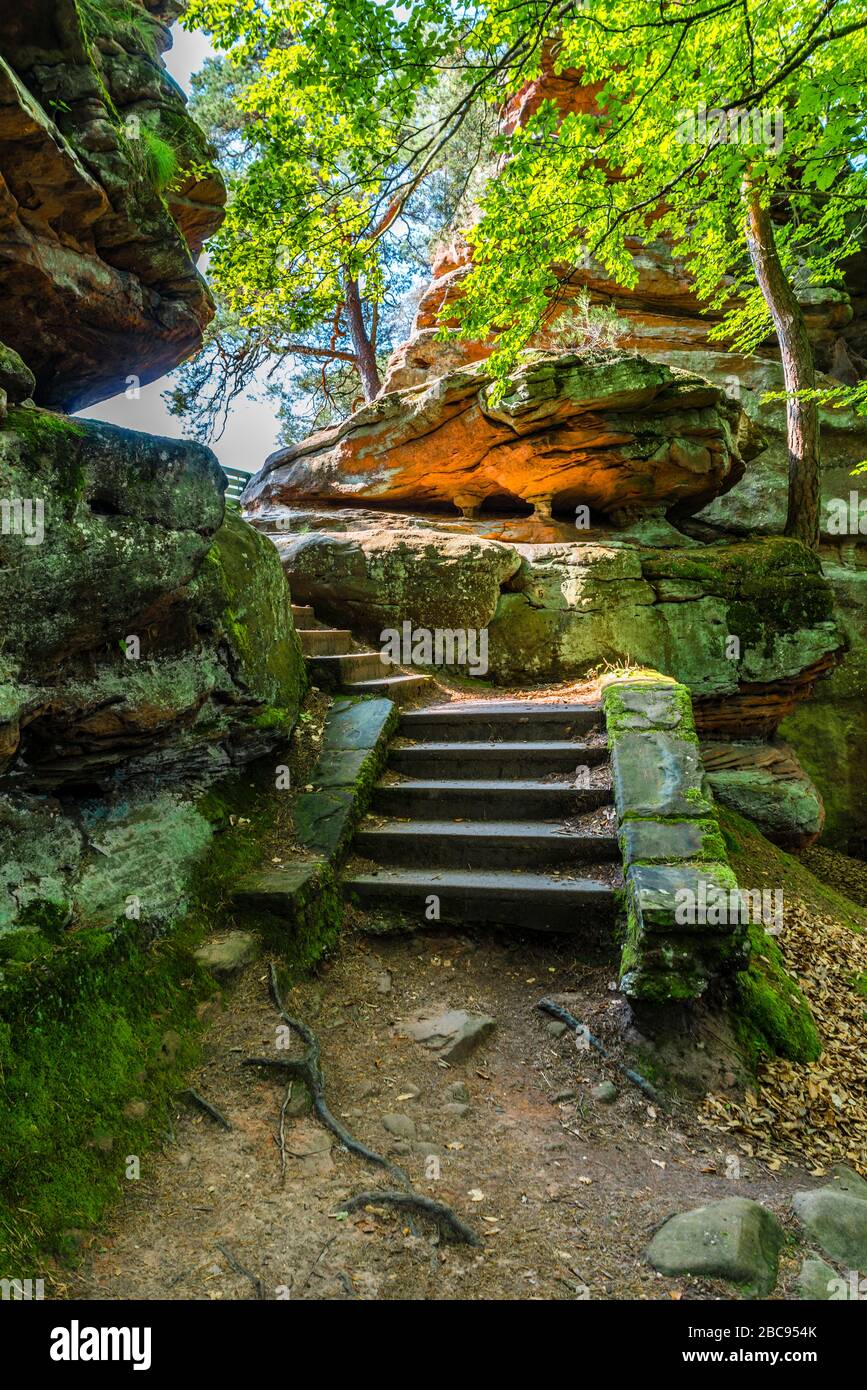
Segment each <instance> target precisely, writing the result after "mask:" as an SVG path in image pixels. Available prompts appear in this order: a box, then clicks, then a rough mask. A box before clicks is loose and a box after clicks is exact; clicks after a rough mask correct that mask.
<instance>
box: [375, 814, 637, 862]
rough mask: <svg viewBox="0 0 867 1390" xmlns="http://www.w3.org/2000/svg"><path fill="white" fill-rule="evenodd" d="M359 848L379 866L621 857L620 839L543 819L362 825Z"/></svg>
mask: <svg viewBox="0 0 867 1390" xmlns="http://www.w3.org/2000/svg"><path fill="white" fill-rule="evenodd" d="M355 849H356V851H357V853H358V854H360V855H362V856H363V857H364V858H366V859H375V860H376V861H377V863H380V864H406V865H410V866H412V865H416V866H424V865H430V864H436V865H437V866H438V867H439V866H443V867H450V868H457V869H499V868H511V869H530V868H533V869H541V868H545V867H553V866H555V865H562V864H582V863H583V864H586V863H591V862H592V863H603V862H604V863H610V862H611V860H613V859H619V852H618V848H617V837H616V835H613V834H596V835H593V834H588V833H587V832H586V831H577V830H576V831H570V830H564V829H563V827H562V826H561V825H560V824H559V823H558V824H555V825H546V824H545V822H544V821H524V822H520V821H490V820H489V821H447V820H440V821H438V820H417V821H409V822H400V821H389V822H387V823H386V824H380V825H377V824H371V823H370V818H368V821H367V822H365V823H363V825H362V827H361V829H360V830H358V831H357V833H356V836H355Z"/></svg>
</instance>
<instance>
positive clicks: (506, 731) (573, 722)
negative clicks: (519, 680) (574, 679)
mask: <svg viewBox="0 0 867 1390" xmlns="http://www.w3.org/2000/svg"><path fill="white" fill-rule="evenodd" d="M601 722H602V710H601V706H599V705H578V704H554V703H552V704H544V703H542V702H541V701H537V702H532V701H527V700H523V701H521V700H501V701H478V702H477V701H464V700H457V701H455V703H454V704H452V705H441V706H431V705H427V706H425V708H424V709H418V710H412V711H411V712H408V713H407V714H404V715H403V716H402V718H401V721H400V732H401V733H402V734H405V735H406V737H407V738H414V739H420V740H425V739H430V740H431V741H432V742H433V743H445V742H448V741H449V740H450V739H455V740H457V741H459V742H461V743H464V742H468V741H469V740H470V739H474V740H475V739H480V740H485V739H487V740H488V741H491V742H493V741H494V740H496V739H504V740H507V741H509V742H519V741H523V740H527V741H530V740H532V741H534V742H535V741H537V740H538V739H540V738H541V739H544V738H555V739H556V738H560V739H565V738H572V737H574V736H575V735H576V734H586V733H589V732H590V730H592V729H598V728H599V727H600V726H601Z"/></svg>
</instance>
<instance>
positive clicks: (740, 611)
mask: <svg viewBox="0 0 867 1390" xmlns="http://www.w3.org/2000/svg"><path fill="white" fill-rule="evenodd" d="M289 522H290V524H291V526H292V529H291V530H287V531H283V532H281V531H279V530H278V531H274V532H273V533H272V539H273V540H274V542H275V544H276V546H277V548H278V550H279V552H280V555H281V558H282V560H283V564H284V567H285V569H286V572H287V575H288V576H289V580H290V583H291V587H292V590H293V593H294V594H295V595H296V597H298V598H299V599H303V600H304V601H306V602H310V603H312V604H314V605H315V607H316V609H317V612H320V613H321V614H322V615H323V616H325V617H330V618H332V619H333V620H334V621H335V622H341V621H342V622H344V623H345V622H347V621H348V622H350V623H351V624H352V626H353V627H354V628H356V629H357V630H358V631H359V632H362V633H364V634H365V635H366V636H368V637H370V638H371V639H373V640H374V641H378V640H379V638H380V634H381V633H382V632H383V631H384V630H385V629H388V628H394V627H398V628H399V627H400V625H401V623H402V622H404V621H410V622H411V623H412V624H413V625H415V626H418V627H423V628H430V629H434V628H438V627H439V628H445V629H467V628H476V629H487V632H488V638H489V644H488V660H489V676H490V678H492V679H493V680H495V681H498V682H502V683H510V684H511V683H514V684H520V683H522V682H527V681H531V682H532V681H544V680H562V679H571V678H574V677H575V676H576V675H579V674H583V673H586V672H587V671H588V670H590V669H592V668H594V667H598V666H601V665H603V664H604V663H606V662H607V663H609V664H612V665H615V664H623V663H637V664H638V665H641V666H650V667H653V668H654V669H656V670H658V671H661V672H663V674H665V675H669V676H673V677H674V678H675V679H677V680H680V681H682V682H683V683H684V684H685V685H688V686H689V688H690V690H691V692H692V695H693V699H694V702H695V711H696V718H697V721H698V723H699V727H700V728H701V729H702V730H703V731H706V732H712V733H713V734H714V735H716V736H718V737H723V736H725V737H736V736H737V735H738V734H739V733H740V734H741V735H744V734H745V733H749V734H751V735H752V736H754V737H765V736H767V735H769V734H771V733H773V731H774V730H775V729H776V728H777V726H778V724H779V722H780V720H781V719H783V718H784V717H785V716H786V715H787V714H789V713H790V712H791V711H792V710H793V709H794V708H795V706H796V705H797V703H798V702H799V701H800V700H802V699H804V698H805V697H806V696H807V695H808V694H809V692H810V689H811V688H812V684H813V682H814V681H815V680H816V679H817V677H818V676H819V675H820V674H821V673H823V672H825V671H826V670H829V669H832V668H833V666H834V664H835V662H836V660H837V655H838V652H839V649H840V643H841V638H840V634H839V632H838V629H837V626H836V624H835V621H834V610H833V597H832V593H831V589H830V586H829V585H828V583H827V581H826V580H825V578H824V577H823V575H822V573H821V569H820V566H819V562H818V560H817V559H816V557H815V556H814V555H812V554H811V553H810V552H809V551H807V550H806V549H805V548H804V547H803V546H802V545H801V544H800V543H799V542H798V541H793V540H789V539H785V538H782V537H780V538H776V539H768V540H766V541H760V542H759V541H755V540H744V541H737V542H725V541H722V542H719V543H716V544H713V545H704V544H691V543H690V542H689V541H687V540H686V538H685V537H683V536H680V535H678V533H677V532H675V531H673V528H668V529H669V531H670V532H671V536H672V537H674V538H675V540H676V543H675V544H671V540H670V538H669V539H668V544H666V543H665V540H666V539H667V538H665V537H664V534H663V535H660V534H659V532H658V531H657V530H656V529H655V528H650V532H649V536H647V537H644V536H642V534H641V528H639V527H635V528H632V530H631V531H613V530H608V531H605V530H603V529H602V528H597V529H596V531H594V532H593V533H592V535H591V536H589V537H588V538H586V539H584V540H582V541H575V540H572V541H569V542H563V543H556V542H551V541H546V542H543V543H536V544H534V543H529V544H528V543H522V542H514V543H506V542H502V541H495V540H490V539H488V538H486V537H485V536H484V535H483V534H479V533H481V532H482V531H483V530H484V524H483V523H482V522H481V521H480V522H478V523H476V525H475V527H474V531H475V534H473V533H470V532H469V531H465V532H463V533H462V532H461V531H460V530H458V529H457V525H451V526H450V525H448V524H440V525H439V526H438V525H437V523H436V521H435V520H433V519H431V518H429V519H428V520H427V521H421V520H416V521H413V519H412V518H408V517H405V516H400V515H398V514H396V513H384V514H380V515H377V514H376V513H373V512H370V511H368V512H359V511H356V512H352V511H349V510H348V509H344V510H342V511H341V512H339V513H337V514H335V515H334V517H333V518H329V516H328V514H327V512H325V511H323V510H320V511H310V512H308V513H306V514H305V512H303V511H301V510H298V511H296V512H293V513H292V514H291V517H290V518H289ZM732 639H735V642H734V643H733V642H732Z"/></svg>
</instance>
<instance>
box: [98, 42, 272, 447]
mask: <svg viewBox="0 0 867 1390" xmlns="http://www.w3.org/2000/svg"><path fill="white" fill-rule="evenodd" d="M172 37H173V39H174V43H173V45H172V47H171V48H170V49H169V50H168V52H166V53H165V54H164V55H163V61H164V62H165V65H166V67H167V68H168V70H169V72H170V73H171V75H172V77H173V78H174V79H175V81H176V82H177V83H178V84H179V85H180V86H181V87H182V88H183V90H184V91H185V92H188V91H189V89H190V76H191V75H192V73H194V72H198V70H199V68H201V66H202V64H203V63H204V61H205V59H206V58H208V57H211V56H212V54H213V52H214V50H213V48H212V47H211V45H210V43H209V41H208V40H207V38H206V37H205V35H204V34H188V33H186V32H185V31H184V30H183V29H181V28H179V26H178V25H177V24H176V25H174V26H173V28H172ZM170 384H171V380H170V378H169V377H163V378H162V379H161V380H160V381H154V382H151V384H150V386H143V387H142V388H141V394H140V396H139V398H138V399H137V400H128V399H127V398H126V397H125V396H123V395H121V396H115V397H113V398H112V399H111V400H109V401H102V402H100V404H99V405H91V406H88V407H87V408H86V409H85V410H83V411H82V412H81V414H82V415H83V416H86V417H87V418H88V419H91V420H107V421H108V422H109V423H110V424H113V425H123V426H125V428H126V429H131V430H144V431H146V432H147V433H148V434H163V435H169V436H171V437H172V438H174V439H179V438H181V437H182V435H183V428H182V422H181V421H180V420H178V419H175V417H174V416H172V415H170V414H169V413H168V410H167V409H166V406H165V403H164V402H163V400H162V392H163V391H165V390H166V388H167V386H169V385H170ZM278 429H279V421H278V420H277V419H275V416H274V412H273V410H272V408H271V407H270V406H269V405H268V403H267V401H252V400H246V401H245V400H244V399H243V398H239V399H238V400H236V402H235V403H234V405H233V407H232V415H231V417H230V420H229V423H228V424H227V426H226V430H225V433H224V434H223V437H222V439H219V440H216V441H214V442H212V443H211V448H212V449H213V450H214V453H215V454H216V455H217V458H218V459H219V460H220V463H222V464H224V465H225V466H227V467H231V468H243V469H245V470H246V471H247V472H249V473H255V472H256V470H257V469H258V468H261V466H262V464H263V463H264V462H265V459H266V457H267V456H268V454H270V453H271V452H272V450H273V449H275V448H276V446H277V433H278Z"/></svg>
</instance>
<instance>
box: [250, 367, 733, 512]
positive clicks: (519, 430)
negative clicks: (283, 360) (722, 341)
mask: <svg viewBox="0 0 867 1390" xmlns="http://www.w3.org/2000/svg"><path fill="white" fill-rule="evenodd" d="M745 424H746V420H745V417H744V416H743V414H742V412H741V410H740V409H739V407H738V406H737V405H736V404H735V403H733V402H731V401H729V400H728V398H727V397H726V396H725V395H724V393H723V392H722V391H720V390H718V389H717V388H715V387H710V386H708V384H707V383H706V382H704V381H702V380H701V378H700V377H696V376H693V375H691V374H689V373H685V372H684V373H681V372H672V371H671V370H670V369H669V368H668V367H665V366H662V365H659V364H651V363H649V362H646V361H644V360H643V359H642V358H623V357H622V358H616V359H612V360H608V361H605V360H599V361H594V360H592V359H584V358H582V357H580V356H576V355H574V354H568V353H567V354H563V355H559V356H555V355H548V354H530V355H529V358H528V360H527V361H526V362H524V363H522V364H521V366H520V367H519V368H518V369H517V371H516V372H514V374H513V375H512V376H511V377H510V378H509V381H508V383H507V386H506V391H505V394H504V396H503V397H502V399H500V400H499V401H495V399H494V396H493V392H492V384H491V382H490V379H489V378H488V377H487V376H486V374H485V371H484V367H483V366H482V365H481V364H480V365H477V366H470V367H467V368H464V369H462V370H460V371H455V372H451V373H449V374H448V375H447V376H444V377H441V378H437V379H436V380H434V381H432V382H430V383H429V384H428V385H426V386H420V387H417V388H413V389H409V390H407V391H398V392H392V393H390V394H387V395H384V396H382V397H380V398H379V399H378V400H376V401H374V402H373V403H372V404H371V405H368V406H365V407H364V408H363V409H361V410H358V411H356V412H355V413H354V414H353V415H351V416H350V417H349V418H348V419H347V420H345V421H343V422H342V423H341V424H339V425H337V426H334V427H332V428H331V429H327V430H322V431H321V432H320V433H318V434H314V435H312V436H311V437H310V438H309V439H307V440H305V441H304V442H303V443H302V444H298V445H293V446H291V447H290V448H288V449H281V450H278V451H277V452H276V453H274V454H272V455H271V456H270V458H269V459H268V460H267V461H266V463H265V465H264V467H263V469H262V470H261V471H260V473H258V474H257V475H256V477H255V478H254V479H253V480H252V481H251V482H250V484H249V485H248V487H247V489H246V491H245V493H244V496H243V499H242V501H243V505H244V506H245V507H246V509H247V510H248V512H250V513H252V514H255V513H256V511H257V510H260V509H262V508H263V507H265V506H268V505H273V504H275V503H283V504H292V503H293V502H295V501H297V500H301V499H309V498H313V499H317V500H331V499H347V498H352V499H365V500H366V499H376V500H381V501H386V500H387V501H389V502H398V503H399V502H404V503H411V504H415V505H422V506H423V505H425V504H430V503H434V504H437V503H439V504H443V503H454V504H455V505H456V506H457V507H458V508H459V509H460V510H461V511H462V512H464V514H465V515H469V516H472V515H474V514H475V512H476V511H477V510H478V509H479V507H480V506H481V505H482V503H484V502H486V501H488V500H490V499H493V500H494V501H495V502H499V503H500V504H502V503H503V501H504V500H505V501H506V503H507V505H508V504H511V505H512V506H514V504H515V502H516V501H518V502H525V503H531V504H532V505H533V506H535V507H536V509H537V510H538V511H539V512H540V513H541V514H542V515H543V516H549V515H550V514H551V512H552V509H553V510H554V511H555V512H557V513H558V514H560V515H563V514H565V515H567V516H568V515H570V514H571V515H574V513H575V508H576V507H577V506H579V505H585V506H587V507H589V508H591V509H592V510H593V511H594V512H597V513H601V514H602V515H605V516H611V517H613V518H614V519H615V520H625V519H627V518H629V517H630V516H631V515H640V514H642V513H646V512H653V511H660V510H672V511H674V512H676V513H680V512H693V511H697V510H699V508H701V507H702V506H703V505H704V504H705V503H706V502H708V501H710V500H711V499H712V498H713V497H716V496H718V494H719V493H720V492H722V491H725V490H726V489H727V488H730V487H732V486H733V484H734V483H735V482H736V481H737V480H738V478H740V477H741V476H742V474H743V470H744V459H745V458H751V457H753V455H754V453H755V452H757V450H758V448H759V447H760V445H759V441H758V439H757V437H756V435H755V433H754V432H751V431H750V430H749V429H748V428H746V427H745Z"/></svg>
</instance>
